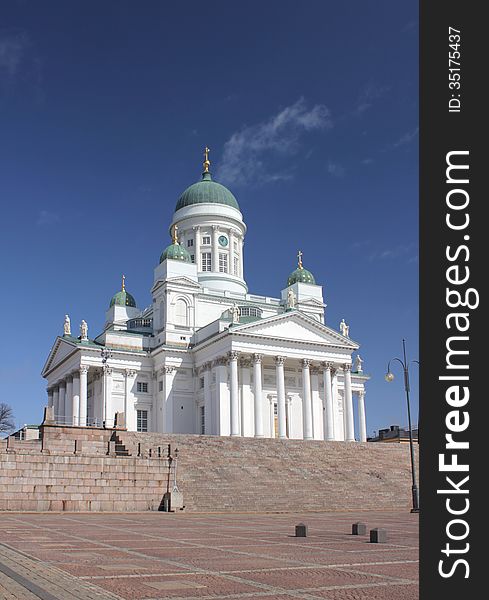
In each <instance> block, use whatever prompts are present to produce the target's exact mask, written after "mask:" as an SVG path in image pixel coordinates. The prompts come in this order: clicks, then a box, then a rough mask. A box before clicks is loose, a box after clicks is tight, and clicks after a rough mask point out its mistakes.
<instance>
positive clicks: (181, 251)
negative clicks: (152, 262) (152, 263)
mask: <svg viewBox="0 0 489 600" xmlns="http://www.w3.org/2000/svg"><path fill="white" fill-rule="evenodd" d="M167 258H170V259H171V260H183V261H184V262H188V263H189V262H192V259H191V258H190V254H189V253H188V251H187V250H186V249H185V248H184V247H183V246H180V244H171V245H170V246H168V248H166V249H165V250H164V251H163V254H162V255H161V256H160V263H162V262H163V261H164V260H166V259H167Z"/></svg>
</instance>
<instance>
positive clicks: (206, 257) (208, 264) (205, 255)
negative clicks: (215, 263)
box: [202, 252, 212, 271]
mask: <svg viewBox="0 0 489 600" xmlns="http://www.w3.org/2000/svg"><path fill="white" fill-rule="evenodd" d="M211 270H212V256H211V253H210V252H202V271H211Z"/></svg>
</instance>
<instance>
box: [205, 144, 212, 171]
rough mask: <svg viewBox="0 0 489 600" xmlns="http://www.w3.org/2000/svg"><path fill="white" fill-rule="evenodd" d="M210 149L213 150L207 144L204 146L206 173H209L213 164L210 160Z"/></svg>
mask: <svg viewBox="0 0 489 600" xmlns="http://www.w3.org/2000/svg"><path fill="white" fill-rule="evenodd" d="M210 151H211V149H210V148H208V147H207V146H206V147H205V148H204V173H208V172H209V167H210V166H211V161H210V160H209V152H210Z"/></svg>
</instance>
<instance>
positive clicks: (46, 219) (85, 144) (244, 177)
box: [0, 0, 418, 434]
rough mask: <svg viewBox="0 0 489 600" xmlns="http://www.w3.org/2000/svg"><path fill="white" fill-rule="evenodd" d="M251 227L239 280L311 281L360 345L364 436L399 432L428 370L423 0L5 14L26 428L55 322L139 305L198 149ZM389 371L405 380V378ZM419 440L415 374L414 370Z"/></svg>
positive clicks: (8, 145) (2, 359)
mask: <svg viewBox="0 0 489 600" xmlns="http://www.w3.org/2000/svg"><path fill="white" fill-rule="evenodd" d="M205 145H208V146H209V147H210V148H211V156H210V158H211V161H212V171H213V173H214V178H215V179H217V180H218V181H221V182H222V183H224V184H225V185H227V186H228V187H230V188H231V190H232V191H233V192H234V193H235V195H236V196H237V198H238V201H239V203H240V206H241V209H242V212H243V214H244V217H245V221H246V223H247V225H248V233H247V236H246V246H245V277H246V280H247V283H248V286H249V288H250V291H251V292H252V293H258V294H265V295H271V296H276V297H277V296H278V295H279V293H280V290H281V289H282V288H283V287H285V285H286V281H287V276H288V274H289V273H290V272H291V271H292V270H293V269H294V268H295V265H296V254H297V251H298V249H299V248H300V249H301V250H302V251H303V253H304V256H303V260H304V266H305V267H306V268H308V269H309V270H311V271H312V272H313V274H314V275H315V277H316V280H317V282H318V283H320V284H322V285H323V286H324V290H323V291H324V297H325V301H326V303H327V305H328V306H327V308H326V323H327V324H328V325H329V326H331V327H333V328H335V329H338V325H339V322H340V321H341V319H342V318H345V320H346V322H347V323H348V324H349V325H350V335H351V337H352V338H353V339H354V340H356V341H358V342H360V343H361V349H360V354H361V356H362V358H363V359H364V369H365V370H366V371H367V372H368V373H369V374H371V376H372V380H371V381H370V382H369V384H368V388H367V395H366V402H367V428H368V432H369V434H370V433H372V432H373V431H376V430H378V429H379V428H382V427H385V426H389V425H390V424H394V423H395V424H400V425H405V424H406V407H405V398H404V392H403V386H402V374H401V372H399V371H397V374H398V377H397V378H396V380H395V382H394V383H392V384H387V383H385V382H384V379H383V375H384V373H385V366H386V363H387V361H388V359H389V358H391V357H393V356H399V355H400V353H401V351H402V347H401V340H402V338H403V337H405V338H406V339H407V343H408V352H409V353H410V357H411V358H418V356H417V348H418V14H417V2H414V1H413V0H409V1H407V0H403V1H398V2H392V1H382V0H375V1H373V0H372V1H370V2H365V1H362V0H356V1H345V2H341V3H340V2H333V1H327V0H321V1H320V0H316V1H312V0H309V1H308V2H303V3H298V2H296V1H295V2H291V1H288V0H285V1H284V0H280V1H279V0H270V1H269V2H261V1H260V2H258V1H256V0H253V1H248V2H246V3H238V2H229V1H224V0H208V2H206V3H203V2H194V1H187V2H180V3H170V2H157V1H149V0H146V1H145V2H135V1H131V2H128V1H111V0H106V1H104V2H94V1H91V0H84V1H83V2H82V1H73V2H64V1H55V0H49V1H48V2H43V3H40V2H31V1H29V0H22V1H21V0H18V1H17V2H10V3H7V4H5V5H4V6H3V9H2V23H1V25H0V199H1V203H2V204H1V206H2V218H1V238H0V251H1V255H2V261H1V290H2V292H1V295H0V298H1V300H0V303H1V304H0V307H1V313H2V317H3V318H2V337H1V345H0V401H4V402H7V403H9V404H11V406H12V407H13V409H14V412H15V418H16V422H17V423H18V424H23V423H36V422H38V421H39V420H40V418H41V416H42V407H43V405H44V404H45V401H46V392H45V383H44V381H43V380H42V378H41V376H40V372H41V369H42V366H43V364H44V361H45V359H46V357H47V354H48V352H49V350H50V348H51V345H52V343H53V341H54V338H55V336H56V335H57V334H58V333H59V334H61V333H62V326H63V319H64V315H65V313H68V314H69V315H70V317H71V320H72V324H73V325H74V329H75V330H76V328H77V324H78V323H79V322H80V321H81V319H85V320H86V321H87V322H88V324H89V335H90V336H91V337H94V336H95V335H96V334H97V333H98V332H100V330H101V327H102V326H103V322H104V313H105V310H106V308H107V305H108V302H109V300H110V298H111V296H112V295H113V294H114V293H115V292H116V291H117V290H118V288H119V286H120V277H121V274H122V273H125V275H126V285H127V289H128V290H129V291H130V292H131V293H132V294H133V295H134V296H135V298H136V300H137V302H138V305H139V306H141V307H144V306H148V305H149V304H150V301H151V298H150V293H149V290H150V287H151V283H152V273H153V268H154V266H155V265H156V264H157V262H158V258H159V256H160V253H161V251H162V250H163V248H164V247H165V246H166V245H167V244H168V242H169V236H168V225H169V223H170V220H171V216H172V213H173V210H174V205H175V203H176V200H177V199H178V196H179V195H180V193H181V192H182V191H183V190H184V189H185V188H186V187H187V186H188V185H189V184H191V183H193V182H194V181H196V180H198V178H199V176H200V171H201V162H202V149H203V147H204V146H205ZM395 368H397V367H395ZM411 372H412V383H413V388H414V390H413V406H412V409H413V413H414V421H415V422H417V414H418V410H417V405H418V394H417V381H418V372H417V365H414V366H413V368H412V371H411Z"/></svg>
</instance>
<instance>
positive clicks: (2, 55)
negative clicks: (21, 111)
mask: <svg viewBox="0 0 489 600" xmlns="http://www.w3.org/2000/svg"><path fill="white" fill-rule="evenodd" d="M42 67H43V64H42V60H41V59H40V58H39V56H37V55H36V53H35V52H34V47H33V44H32V41H31V39H30V37H29V34H28V33H27V32H26V31H24V30H14V31H12V30H0V92H4V93H5V94H9V93H11V92H12V91H13V90H16V89H17V87H18V86H24V88H25V89H24V90H22V91H23V92H24V93H25V91H26V89H27V92H28V93H29V94H30V95H31V96H33V97H34V99H35V100H37V101H42V100H43V99H44V92H43V89H42V79H43V73H42Z"/></svg>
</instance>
